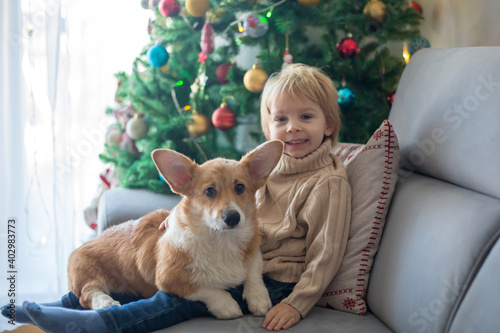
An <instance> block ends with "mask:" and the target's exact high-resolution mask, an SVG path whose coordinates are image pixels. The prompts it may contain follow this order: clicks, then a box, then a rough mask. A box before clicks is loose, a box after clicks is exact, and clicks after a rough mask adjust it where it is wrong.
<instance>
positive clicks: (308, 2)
mask: <svg viewBox="0 0 500 333" xmlns="http://www.w3.org/2000/svg"><path fill="white" fill-rule="evenodd" d="M298 2H299V3H300V4H301V5H302V6H317V5H318V4H319V2H320V0H298Z"/></svg>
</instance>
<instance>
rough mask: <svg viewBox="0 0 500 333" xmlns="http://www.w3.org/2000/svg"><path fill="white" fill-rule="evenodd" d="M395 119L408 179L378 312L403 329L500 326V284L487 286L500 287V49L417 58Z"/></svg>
mask: <svg viewBox="0 0 500 333" xmlns="http://www.w3.org/2000/svg"><path fill="white" fill-rule="evenodd" d="M389 120H390V121H391V123H392V125H393V126H394V129H395V132H396V134H397V136H398V139H399V144H400V151H401V161H400V175H399V181H398V185H397V187H396V191H395V193H394V196H393V199H392V203H391V207H390V210H389V213H388V217H387V222H386V225H385V230H384V233H383V236H382V241H381V245H380V249H379V251H378V253H377V256H376V258H375V263H374V267H373V271H372V275H371V278H370V283H369V287H368V295H367V300H368V305H369V308H370V310H371V311H372V312H373V313H375V314H376V315H377V316H378V317H379V318H380V319H381V320H383V321H384V322H385V323H386V324H387V325H388V326H389V327H391V328H392V329H393V330H394V331H397V332H403V331H406V332H446V331H449V330H453V331H454V330H457V331H460V330H462V331H474V330H478V328H481V330H479V331H484V332H486V331H489V330H488V329H485V328H488V327H490V328H492V330H493V328H495V329H498V327H500V316H498V315H496V314H493V312H492V311H493V310H491V309H500V284H498V283H495V284H494V285H492V284H491V283H490V284H488V285H484V282H486V281H487V280H488V279H489V278H491V276H493V277H495V278H496V281H500V268H498V266H499V265H498V263H497V264H496V265H495V264H491V262H493V261H494V260H493V259H492V258H499V257H500V244H499V245H496V246H495V244H496V243H497V242H498V239H499V235H500V47H485V48H461V49H424V50H421V51H419V52H417V53H416V54H415V55H414V56H413V57H412V58H411V60H410V62H409V63H408V66H407V67H406V69H405V71H404V73H403V75H402V77H401V80H400V83H399V86H398V90H397V92H396V97H395V100H394V104H393V107H392V110H391V114H390V117H389ZM488 263H490V264H488ZM485 279H486V280H485ZM483 280H485V281H483ZM491 295H496V297H492V296H491ZM479 297H482V298H483V300H484V301H482V302H477V304H476V300H477V299H478V298H479ZM490 313H491V314H492V315H491V316H489V315H488V314H490ZM473 317H477V318H481V319H483V320H481V321H480V322H479V321H478V320H469V319H470V318H473ZM464 328H465V330H464Z"/></svg>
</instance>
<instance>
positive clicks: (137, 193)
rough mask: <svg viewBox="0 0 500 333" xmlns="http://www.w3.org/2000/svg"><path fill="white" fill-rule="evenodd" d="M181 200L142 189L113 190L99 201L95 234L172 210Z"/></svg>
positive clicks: (107, 192) (176, 196) (173, 196)
mask: <svg viewBox="0 0 500 333" xmlns="http://www.w3.org/2000/svg"><path fill="white" fill-rule="evenodd" d="M180 200H181V197H180V196H178V195H169V194H158V193H153V192H151V191H148V190H144V189H128V188H120V187H117V188H113V189H110V190H108V191H106V192H104V193H103V195H102V196H101V199H100V200H99V209H98V216H97V228H98V230H97V232H98V234H100V233H101V232H102V231H103V230H105V229H106V228H109V227H110V226H113V225H116V224H119V223H122V222H125V221H128V220H134V219H137V218H139V217H141V216H144V215H146V214H147V213H150V212H152V211H154V210H156V209H160V208H165V209H172V208H173V207H174V206H175V205H177V203H178V202H179V201H180Z"/></svg>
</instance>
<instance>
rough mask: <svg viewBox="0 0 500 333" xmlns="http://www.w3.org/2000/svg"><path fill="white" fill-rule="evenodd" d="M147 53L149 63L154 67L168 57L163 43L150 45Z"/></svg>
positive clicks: (165, 60)
mask: <svg viewBox="0 0 500 333" xmlns="http://www.w3.org/2000/svg"><path fill="white" fill-rule="evenodd" d="M147 55H148V61H149V64H150V65H151V66H153V67H156V68H158V67H161V66H163V65H165V64H166V63H167V62H168V59H169V58H170V55H169V54H168V52H167V49H166V48H165V46H163V45H154V46H151V47H150V48H149V50H148V53H147Z"/></svg>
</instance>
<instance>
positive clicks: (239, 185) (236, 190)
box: [234, 184, 245, 194]
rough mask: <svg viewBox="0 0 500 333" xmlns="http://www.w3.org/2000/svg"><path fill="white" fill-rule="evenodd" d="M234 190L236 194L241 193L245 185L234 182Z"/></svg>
mask: <svg viewBox="0 0 500 333" xmlns="http://www.w3.org/2000/svg"><path fill="white" fill-rule="evenodd" d="M234 191H235V192H236V194H241V193H243V192H245V185H243V184H236V186H235V187H234Z"/></svg>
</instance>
